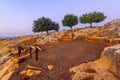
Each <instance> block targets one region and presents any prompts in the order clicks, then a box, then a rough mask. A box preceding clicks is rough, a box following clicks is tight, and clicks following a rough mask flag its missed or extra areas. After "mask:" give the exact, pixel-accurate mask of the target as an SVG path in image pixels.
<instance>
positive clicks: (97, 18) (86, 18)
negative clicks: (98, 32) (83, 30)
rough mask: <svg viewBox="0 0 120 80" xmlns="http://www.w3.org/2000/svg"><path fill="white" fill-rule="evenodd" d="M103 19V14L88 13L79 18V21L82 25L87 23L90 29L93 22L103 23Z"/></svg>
mask: <svg viewBox="0 0 120 80" xmlns="http://www.w3.org/2000/svg"><path fill="white" fill-rule="evenodd" d="M105 18H106V16H104V14H103V13H101V12H92V13H91V12H90V13H86V14H83V15H82V16H80V18H79V20H80V22H81V23H83V24H86V23H89V24H90V27H92V23H93V22H95V23H99V22H101V21H103V20H104V19H105Z"/></svg>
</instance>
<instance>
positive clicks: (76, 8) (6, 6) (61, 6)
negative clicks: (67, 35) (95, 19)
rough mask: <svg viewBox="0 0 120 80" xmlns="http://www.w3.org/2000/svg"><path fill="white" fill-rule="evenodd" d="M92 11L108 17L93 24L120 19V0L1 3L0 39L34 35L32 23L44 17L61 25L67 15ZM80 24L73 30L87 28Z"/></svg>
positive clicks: (2, 0)
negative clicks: (0, 37)
mask: <svg viewBox="0 0 120 80" xmlns="http://www.w3.org/2000/svg"><path fill="white" fill-rule="evenodd" d="M93 11H98V12H103V13H104V14H105V15H106V16H107V18H106V19H105V20H104V21H103V22H100V23H97V24H94V25H104V24H105V23H106V22H108V21H111V20H113V19H116V18H120V0H0V36H5V37H13V36H20V35H30V34H34V33H33V32H32V26H33V21H34V20H37V19H38V18H40V17H42V16H45V17H49V18H51V19H52V20H53V21H56V22H58V23H59V24H60V29H61V30H63V29H69V28H66V27H63V26H62V24H61V20H62V19H63V18H64V15H66V14H74V15H77V16H78V17H79V16H81V15H82V14H84V13H89V12H93ZM85 26H89V24H86V25H83V24H81V23H79V24H78V25H76V26H75V27H74V28H77V27H85Z"/></svg>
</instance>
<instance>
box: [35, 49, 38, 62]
mask: <svg viewBox="0 0 120 80" xmlns="http://www.w3.org/2000/svg"><path fill="white" fill-rule="evenodd" d="M35 49H36V61H38V48H37V47H36V48H35Z"/></svg>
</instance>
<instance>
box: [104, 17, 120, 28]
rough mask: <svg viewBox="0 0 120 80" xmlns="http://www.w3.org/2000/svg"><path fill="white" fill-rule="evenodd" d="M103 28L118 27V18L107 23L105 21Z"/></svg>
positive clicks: (119, 20)
mask: <svg viewBox="0 0 120 80" xmlns="http://www.w3.org/2000/svg"><path fill="white" fill-rule="evenodd" d="M104 26H105V28H109V27H120V19H114V20H112V21H110V22H108V23H106V24H105V25H104Z"/></svg>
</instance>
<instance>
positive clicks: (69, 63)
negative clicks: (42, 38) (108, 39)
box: [9, 40, 106, 80]
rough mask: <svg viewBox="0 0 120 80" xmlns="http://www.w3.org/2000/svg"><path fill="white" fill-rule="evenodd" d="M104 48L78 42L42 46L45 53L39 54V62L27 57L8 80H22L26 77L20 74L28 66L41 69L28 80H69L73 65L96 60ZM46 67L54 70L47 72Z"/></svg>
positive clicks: (98, 45)
mask: <svg viewBox="0 0 120 80" xmlns="http://www.w3.org/2000/svg"><path fill="white" fill-rule="evenodd" d="M105 46H106V45H103V44H99V43H91V42H87V41H80V40H74V41H65V42H64V41H63V42H60V43H57V44H46V45H43V46H42V47H43V48H45V51H43V52H42V51H40V52H39V61H38V62H36V61H35V55H33V58H32V59H30V58H29V57H27V59H26V60H24V61H23V62H21V63H20V66H19V68H18V71H17V72H15V73H14V74H13V75H12V77H11V78H10V79H9V80H24V79H25V78H26V77H27V76H25V75H21V74H20V72H21V71H23V70H27V65H28V64H29V65H32V66H36V67H39V68H42V72H41V73H40V74H38V75H36V76H33V77H29V80H59V79H60V80H71V74H72V73H71V72H69V69H70V68H71V67H73V66H75V65H78V64H81V63H86V62H88V61H94V60H96V59H98V58H99V57H100V53H101V51H102V50H103V49H104V47H105ZM48 65H53V66H54V68H53V69H52V70H48V69H47V66H48Z"/></svg>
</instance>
